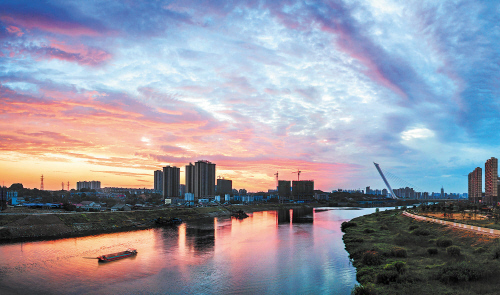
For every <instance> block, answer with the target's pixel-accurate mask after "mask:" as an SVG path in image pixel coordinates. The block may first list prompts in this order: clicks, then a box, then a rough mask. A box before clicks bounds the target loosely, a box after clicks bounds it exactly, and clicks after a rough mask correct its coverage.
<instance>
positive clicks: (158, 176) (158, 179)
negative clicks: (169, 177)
mask: <svg viewBox="0 0 500 295" xmlns="http://www.w3.org/2000/svg"><path fill="white" fill-rule="evenodd" d="M154 177H155V180H154V190H155V191H157V192H158V191H163V171H162V170H155V175H154Z"/></svg>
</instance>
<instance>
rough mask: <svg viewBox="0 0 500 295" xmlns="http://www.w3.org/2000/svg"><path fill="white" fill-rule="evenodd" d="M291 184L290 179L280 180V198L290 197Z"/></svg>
mask: <svg viewBox="0 0 500 295" xmlns="http://www.w3.org/2000/svg"><path fill="white" fill-rule="evenodd" d="M291 193H292V191H291V185H290V180H278V195H279V197H280V198H286V199H289V198H290V194H291Z"/></svg>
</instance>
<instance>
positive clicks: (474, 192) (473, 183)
mask: <svg viewBox="0 0 500 295" xmlns="http://www.w3.org/2000/svg"><path fill="white" fill-rule="evenodd" d="M468 193H469V201H470V202H471V203H474V204H477V203H479V200H481V197H482V193H483V171H482V169H481V168H480V167H477V168H476V169H474V171H472V172H471V173H469V191H468Z"/></svg>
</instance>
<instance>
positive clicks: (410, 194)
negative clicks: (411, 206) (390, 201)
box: [392, 187, 415, 199]
mask: <svg viewBox="0 0 500 295" xmlns="http://www.w3.org/2000/svg"><path fill="white" fill-rule="evenodd" d="M392 191H393V192H394V194H395V195H396V197H398V198H402V199H415V190H413V188H411V187H405V188H398V189H393V190H392Z"/></svg>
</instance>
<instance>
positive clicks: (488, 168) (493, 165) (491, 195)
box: [484, 157, 498, 205]
mask: <svg viewBox="0 0 500 295" xmlns="http://www.w3.org/2000/svg"><path fill="white" fill-rule="evenodd" d="M484 199H485V200H484V201H485V203H486V204H489V205H494V204H496V203H497V202H498V159H497V158H495V157H491V158H490V159H488V160H487V161H486V163H485V164H484Z"/></svg>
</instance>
